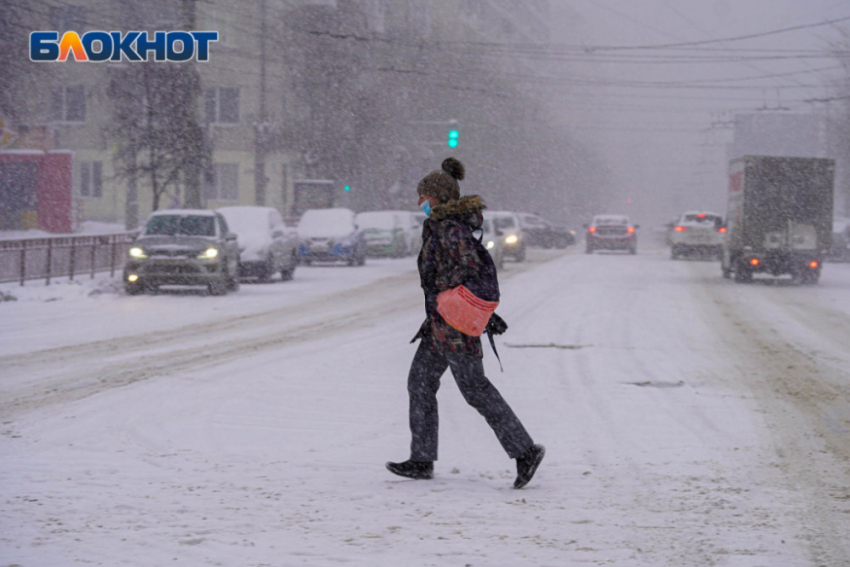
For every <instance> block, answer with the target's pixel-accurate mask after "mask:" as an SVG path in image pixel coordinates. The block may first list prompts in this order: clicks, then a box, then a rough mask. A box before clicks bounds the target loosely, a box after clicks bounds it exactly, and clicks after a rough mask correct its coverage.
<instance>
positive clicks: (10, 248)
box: [0, 232, 137, 285]
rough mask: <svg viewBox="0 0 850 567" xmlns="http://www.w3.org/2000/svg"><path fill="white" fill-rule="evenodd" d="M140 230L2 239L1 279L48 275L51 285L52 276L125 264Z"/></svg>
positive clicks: (20, 279) (0, 241)
mask: <svg viewBox="0 0 850 567" xmlns="http://www.w3.org/2000/svg"><path fill="white" fill-rule="evenodd" d="M136 234H137V233H136V232H122V233H119V234H103V235H96V236H61V237H48V238H26V239H22V240H0V282H13V281H20V282H21V285H24V282H25V281H26V280H35V279H44V280H45V284H46V285H50V280H51V278H57V277H65V276H67V277H68V278H69V279H72V280H73V279H74V276H78V275H86V274H90V276H91V277H92V278H94V275H95V273H97V272H104V271H106V270H109V274H110V276H114V275H115V270H120V269H122V268H123V267H124V261H125V259H126V258H127V250H129V249H130V246H131V244H132V243H133V240H134V239H135V237H136Z"/></svg>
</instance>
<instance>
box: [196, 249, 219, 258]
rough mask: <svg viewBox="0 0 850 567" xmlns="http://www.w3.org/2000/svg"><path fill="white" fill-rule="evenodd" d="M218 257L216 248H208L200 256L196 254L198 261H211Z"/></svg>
mask: <svg viewBox="0 0 850 567" xmlns="http://www.w3.org/2000/svg"><path fill="white" fill-rule="evenodd" d="M217 256H218V248H213V247H212V246H210V247H209V248H207V249H206V250H204V251H203V252H201V253H200V254H198V259H199V260H212V259H213V258H215V257H217Z"/></svg>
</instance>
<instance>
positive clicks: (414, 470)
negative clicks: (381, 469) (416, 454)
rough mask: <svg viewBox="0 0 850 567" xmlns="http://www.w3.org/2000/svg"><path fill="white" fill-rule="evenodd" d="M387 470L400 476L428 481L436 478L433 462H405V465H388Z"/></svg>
mask: <svg viewBox="0 0 850 567" xmlns="http://www.w3.org/2000/svg"><path fill="white" fill-rule="evenodd" d="M387 470H388V471H390V472H391V473H393V474H397V475H398V476H404V477H407V478H413V479H416V480H426V479H429V478H434V463H433V461H404V462H403V463H387Z"/></svg>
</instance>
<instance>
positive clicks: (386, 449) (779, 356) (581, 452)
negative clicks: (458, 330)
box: [0, 249, 850, 567]
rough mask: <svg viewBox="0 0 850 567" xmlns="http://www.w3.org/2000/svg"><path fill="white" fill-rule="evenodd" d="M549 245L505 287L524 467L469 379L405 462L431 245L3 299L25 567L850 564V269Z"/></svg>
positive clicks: (4, 448)
mask: <svg viewBox="0 0 850 567" xmlns="http://www.w3.org/2000/svg"><path fill="white" fill-rule="evenodd" d="M719 271H720V270H719V267H718V265H717V264H716V263H713V262H672V261H670V260H669V258H668V255H667V253H666V251H664V250H661V249H658V250H647V251H642V253H641V254H639V255H638V256H629V255H621V254H596V255H593V256H586V255H584V254H581V253H580V251H579V250H576V249H570V250H569V251H568V252H567V253H566V254H563V253H560V252H553V251H533V254H532V261H531V262H528V263H526V264H524V265H514V264H509V265H508V266H507V268H506V270H505V271H504V273H502V274H501V279H502V288H503V300H502V305H501V306H500V308H499V312H500V314H502V315H503V316H504V318H505V319H506V320H507V321H508V323H509V325H510V329H509V331H508V333H507V334H506V335H504V336H503V337H502V338H501V339H500V341H499V347H500V354H501V355H502V359H503V362H504V365H505V372H504V373H500V372H499V369H498V364H496V361H495V358H494V357H493V356H492V353H490V352H489V351H488V352H487V353H486V354H485V366H486V368H487V370H488V374H489V376H490V377H491V379H492V380H493V381H494V382H495V383H496V385H497V386H498V387H499V388H500V389H501V390H502V392H503V394H504V395H505V397H506V398H507V399H508V401H509V402H510V403H511V405H512V406H513V407H514V409H515V410H516V412H517V414H518V415H519V416H520V418H521V419H522V420H523V421H524V423H525V424H526V426H527V428H528V429H529V431H530V432H531V434H532V436H533V437H534V438H535V440H536V441H538V442H541V443H543V444H545V445H546V446H547V457H546V460H545V461H544V463H543V465H542V467H541V469H540V471H539V472H538V475H537V477H535V479H534V481H533V482H532V484H530V485H529V486H528V487H527V488H526V489H524V490H522V491H515V490H512V489H511V488H510V486H511V483H512V480H513V476H514V463H513V462H512V461H510V460H508V459H507V457H506V456H505V455H504V454H503V453H502V452H501V449H500V447H499V445H498V443H497V441H496V440H495V438H494V436H493V435H492V433H491V432H490V430H489V428H487V426H486V424H485V423H484V422H483V420H482V419H481V418H480V416H478V415H477V414H476V413H475V412H474V410H472V409H471V408H469V407H468V406H466V404H465V403H464V402H463V400H462V398H461V397H460V395H459V393H458V392H457V389H456V387H455V386H454V384H453V383H452V380H451V378H450V376H449V375H447V376H445V377H444V386H443V389H442V390H441V393H440V402H441V407H440V412H441V425H442V427H441V455H440V461H439V462H438V463H437V467H436V475H437V476H436V477H435V479H434V480H433V481H418V482H416V481H406V480H403V479H399V478H397V477H392V476H391V475H390V474H389V473H387V472H386V471H385V470H384V468H383V463H384V461H386V460H402V459H404V458H406V457H407V446H408V442H409V436H408V431H407V393H406V384H405V382H406V374H407V369H408V366H409V363H410V359H411V357H412V356H413V352H414V349H415V347H414V346H413V345H409V344H408V341H409V338H410V337H411V336H412V335H413V334H414V333H415V331H416V329H417V327H418V325H419V323H420V321H421V319H422V299H421V293H420V292H419V289H418V279H417V276H416V274H415V266H414V263H413V260H412V259H410V258H408V259H403V260H382V261H371V260H370V262H369V263H368V264H367V266H366V267H364V268H343V267H311V268H299V270H298V272H297V274H296V280H295V281H293V282H287V283H279V282H278V283H274V284H270V285H248V284H245V285H243V287H242V290H241V291H240V292H239V293H238V294H234V295H230V296H227V297H223V298H216V297H204V296H202V295H199V294H197V293H193V292H176V293H164V294H160V295H156V296H142V297H127V296H124V295H123V294H121V293H117V292H116V290H117V286H115V285H114V282H110V281H109V280H108V279H97V280H95V281H93V282H92V281H89V280H83V281H80V282H78V283H77V284H76V285H69V284H60V285H56V286H50V288H44V287H40V286H39V285H38V284H36V283H31V284H28V286H27V287H26V288H24V289H23V290H20V289H19V288H16V287H15V286H3V287H2V288H0V291H4V292H7V293H12V294H13V295H17V296H18V297H19V300H18V301H13V302H3V303H0V333H2V338H3V340H2V341H0V376H2V377H0V422H2V427H0V502H2V508H0V566H3V567H5V566H7V565H20V566H22V567H35V566H38V567H43V566H47V567H50V566H57V567H59V566H63V567H64V566H67V565H71V564H75V563H81V564H95V565H106V566H110V567H111V566H119V565H128V566H146V567H147V566H157V567H158V566H161V565H166V564H169V565H190V566H206V565H210V566H213V565H225V566H231V565H233V566H240V567H241V566H246V567H247V566H266V565H268V566H290V565H312V566H315V565H319V566H324V565H336V564H340V563H348V564H351V565H370V566H372V565H393V566H396V565H411V566H418V565H423V566H424V565H435V566H444V565H459V566H464V565H476V566H494V565H496V566H498V565H505V566H508V565H511V566H515V565H535V566H543V565H551V566H564V565H584V564H590V565H605V564H610V565H617V566H646V567H649V566H653V567H655V566H669V567H685V566H709V565H728V566H734V567H739V566H741V567H777V566H779V567H786V566H787V567H796V566H801V567H802V566H806V567H815V566H829V567H832V566H843V565H850V543H848V538H847V537H846V536H847V534H848V533H850V488H849V487H850V466H849V465H848V463H850V409H848V408H850V353H848V348H847V345H850V265H827V266H826V267H825V269H824V274H823V278H822V280H821V284H819V285H818V286H811V287H808V286H807V287H799V286H791V285H788V284H787V283H785V282H773V281H761V280H760V281H757V282H755V283H754V284H753V285H737V284H734V283H732V282H730V281H728V280H724V279H722V278H721V277H720V275H719Z"/></svg>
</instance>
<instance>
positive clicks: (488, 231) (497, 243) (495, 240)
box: [481, 217, 505, 270]
mask: <svg viewBox="0 0 850 567" xmlns="http://www.w3.org/2000/svg"><path fill="white" fill-rule="evenodd" d="M481 231H482V235H481V244H483V245H484V248H486V249H487V252H489V253H490V257H492V258H493V263H494V264H496V267H497V268H499V269H500V270H501V269H502V268H503V267H505V255H504V250H503V245H502V237H501V236H498V235H496V229H495V223H494V222H493V219H490V218H486V217H485V218H484V222H483V223H482V224H481Z"/></svg>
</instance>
